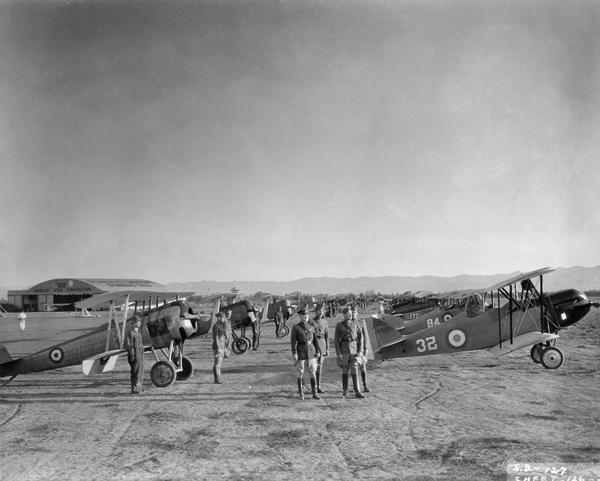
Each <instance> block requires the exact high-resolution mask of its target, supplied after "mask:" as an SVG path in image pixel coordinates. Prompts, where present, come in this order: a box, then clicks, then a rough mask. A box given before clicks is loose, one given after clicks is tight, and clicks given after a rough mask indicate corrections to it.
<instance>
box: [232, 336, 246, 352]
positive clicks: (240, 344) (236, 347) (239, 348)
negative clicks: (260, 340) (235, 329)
mask: <svg viewBox="0 0 600 481" xmlns="http://www.w3.org/2000/svg"><path fill="white" fill-rule="evenodd" d="M249 347H250V341H248V339H246V338H245V337H238V338H237V339H236V340H235V341H233V344H232V345H231V350H232V351H233V352H235V353H236V354H244V353H245V352H246V351H247V350H248V348H249Z"/></svg>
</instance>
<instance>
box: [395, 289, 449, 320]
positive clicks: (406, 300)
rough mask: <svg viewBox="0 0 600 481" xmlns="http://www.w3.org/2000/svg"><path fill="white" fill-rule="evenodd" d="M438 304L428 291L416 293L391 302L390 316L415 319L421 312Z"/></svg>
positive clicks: (436, 299)
mask: <svg viewBox="0 0 600 481" xmlns="http://www.w3.org/2000/svg"><path fill="white" fill-rule="evenodd" d="M437 304H438V298H437V297H436V296H435V295H434V294H433V292H430V291H418V292H416V293H415V294H411V295H410V296H403V297H402V298H400V299H398V300H396V301H394V302H392V305H391V306H390V314H393V315H394V316H398V317H402V318H404V319H407V320H414V319H416V318H417V317H418V316H419V315H420V314H419V313H421V312H423V311H425V310H427V309H429V310H431V309H433V308H435V307H436V306H437Z"/></svg>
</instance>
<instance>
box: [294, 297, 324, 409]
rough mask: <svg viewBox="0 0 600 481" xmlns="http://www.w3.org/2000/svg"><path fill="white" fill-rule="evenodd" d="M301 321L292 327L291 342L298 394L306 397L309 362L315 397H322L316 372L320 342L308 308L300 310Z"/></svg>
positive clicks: (311, 385) (301, 397)
mask: <svg viewBox="0 0 600 481" xmlns="http://www.w3.org/2000/svg"><path fill="white" fill-rule="evenodd" d="M298 315H299V316H300V322H299V323H298V324H296V325H295V326H294V327H293V328H292V335H291V343H292V356H293V358H294V366H295V367H296V369H298V394H299V395H300V399H304V387H303V385H302V383H303V381H304V369H305V367H306V365H307V364H308V373H309V375H310V387H311V389H312V397H313V399H321V396H319V395H318V394H317V385H316V384H317V383H316V372H317V358H318V356H319V354H320V351H319V344H318V343H317V338H316V336H315V329H314V327H313V326H312V325H311V324H310V323H309V322H308V319H309V314H308V312H307V311H306V308H302V309H300V310H299V311H298Z"/></svg>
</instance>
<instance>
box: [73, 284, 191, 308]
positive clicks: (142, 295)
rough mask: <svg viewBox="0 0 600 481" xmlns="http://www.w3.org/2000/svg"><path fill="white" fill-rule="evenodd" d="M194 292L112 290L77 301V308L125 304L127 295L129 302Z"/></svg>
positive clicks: (169, 299)
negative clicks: (112, 303)
mask: <svg viewBox="0 0 600 481" xmlns="http://www.w3.org/2000/svg"><path fill="white" fill-rule="evenodd" d="M193 294H194V293H193V292H168V291H167V292H162V291H140V290H134V289H128V290H123V291H110V292H103V293H102V294H97V295H95V296H92V297H88V298H87V299H83V300H82V301H79V302H76V303H75V307H76V308H77V309H89V308H92V307H96V306H100V305H102V304H107V303H109V302H110V301H114V303H115V304H116V305H119V304H123V303H124V302H125V301H126V299H127V296H129V302H130V303H133V302H141V301H150V300H157V299H158V300H159V301H160V302H162V301H163V300H167V301H172V300H174V299H184V298H186V297H189V296H191V295H193Z"/></svg>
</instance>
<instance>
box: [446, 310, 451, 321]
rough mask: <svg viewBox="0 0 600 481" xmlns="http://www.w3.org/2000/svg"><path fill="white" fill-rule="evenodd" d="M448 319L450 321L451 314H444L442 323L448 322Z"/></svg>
mask: <svg viewBox="0 0 600 481" xmlns="http://www.w3.org/2000/svg"><path fill="white" fill-rule="evenodd" d="M450 319H452V314H450V313H449V312H447V313H446V314H444V322H448V321H449V320H450Z"/></svg>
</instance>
